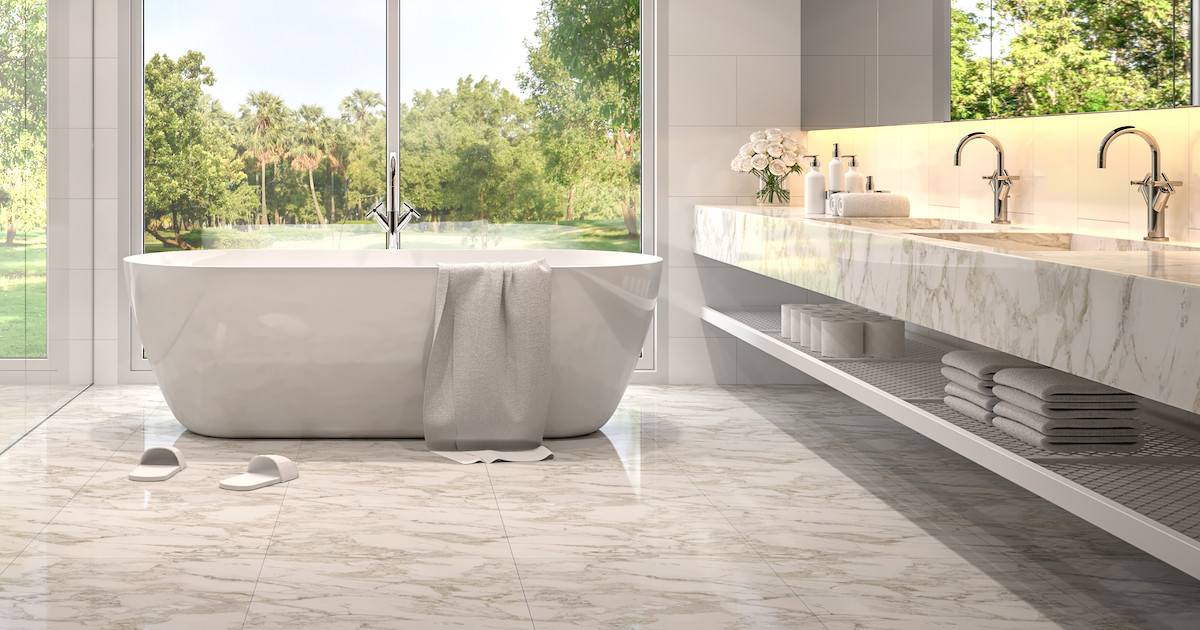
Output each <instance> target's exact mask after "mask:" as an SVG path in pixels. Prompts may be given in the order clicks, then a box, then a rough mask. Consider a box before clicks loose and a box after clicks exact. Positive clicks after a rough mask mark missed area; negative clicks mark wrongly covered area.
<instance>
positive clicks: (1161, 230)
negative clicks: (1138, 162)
mask: <svg viewBox="0 0 1200 630" xmlns="http://www.w3.org/2000/svg"><path fill="white" fill-rule="evenodd" d="M1127 134H1131V135H1135V136H1137V137H1139V138H1141V139H1142V140H1145V141H1146V144H1147V145H1149V147H1150V172H1149V173H1146V176H1145V177H1144V178H1142V179H1141V180H1139V181H1131V182H1129V183H1130V184H1133V185H1134V186H1137V187H1138V190H1139V191H1140V192H1141V193H1142V198H1143V199H1145V200H1146V227H1147V230H1146V237H1145V240H1147V241H1166V240H1169V239H1168V238H1167V235H1166V221H1165V217H1166V211H1167V201H1169V200H1170V198H1171V195H1172V194H1173V193H1174V192H1175V187H1176V186H1182V185H1183V182H1181V181H1171V180H1170V179H1168V178H1167V176H1166V175H1164V174H1163V172H1162V171H1161V170H1159V154H1160V152H1161V150H1160V149H1159V147H1158V141H1157V140H1155V139H1154V136H1153V135H1151V134H1150V132H1148V131H1143V130H1141V129H1138V128H1136V127H1134V126H1133V125H1125V126H1123V127H1117V128H1116V129H1113V130H1112V131H1110V132H1108V135H1106V136H1104V139H1103V140H1101V141H1100V149H1099V151H1097V154H1096V168H1105V166H1106V165H1107V163H1108V147H1110V146H1111V145H1112V142H1113V140H1116V139H1117V138H1120V137H1121V136H1124V135H1127Z"/></svg>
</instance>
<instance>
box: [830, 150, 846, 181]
mask: <svg viewBox="0 0 1200 630" xmlns="http://www.w3.org/2000/svg"><path fill="white" fill-rule="evenodd" d="M840 155H841V154H840V153H838V145H837V143H836V142H835V143H833V159H832V160H829V191H830V192H843V191H845V190H846V163H845V162H843V161H842V160H841V158H840Z"/></svg>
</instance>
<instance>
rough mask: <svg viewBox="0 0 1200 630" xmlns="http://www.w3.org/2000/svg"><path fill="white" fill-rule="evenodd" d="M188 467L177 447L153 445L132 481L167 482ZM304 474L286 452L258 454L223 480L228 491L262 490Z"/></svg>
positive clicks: (222, 486) (144, 456) (132, 474)
mask: <svg viewBox="0 0 1200 630" xmlns="http://www.w3.org/2000/svg"><path fill="white" fill-rule="evenodd" d="M184 468H187V460H185V459H184V457H183V453H182V452H181V451H180V450H179V449H177V448H175V447H174V446H151V447H150V448H148V449H146V452H144V453H142V459H141V461H139V462H138V465H137V468H134V469H133V471H132V472H130V473H129V480H130V481H166V480H168V479H170V478H171V477H174V476H175V475H176V474H178V473H179V471H181V470H183V469H184ZM299 476H300V472H299V471H297V470H296V464H294V463H293V462H292V460H290V459H288V458H286V457H284V456H282V455H255V456H254V457H253V458H252V459H251V460H250V465H249V466H248V467H247V468H246V472H244V473H242V474H240V475H235V476H233V477H230V478H228V479H226V480H224V481H222V482H221V484H220V486H221V488H223V489H225V490H241V491H245V490H258V489H259V488H265V487H267V486H273V485H275V484H277V483H284V482H287V481H291V480H293V479H295V478H297V477H299Z"/></svg>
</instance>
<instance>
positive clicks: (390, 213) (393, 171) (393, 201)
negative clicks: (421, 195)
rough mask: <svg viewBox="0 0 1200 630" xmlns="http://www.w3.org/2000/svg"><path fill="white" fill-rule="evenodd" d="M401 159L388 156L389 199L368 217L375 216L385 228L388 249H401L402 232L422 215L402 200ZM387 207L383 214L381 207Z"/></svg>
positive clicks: (393, 155) (392, 155)
mask: <svg viewBox="0 0 1200 630" xmlns="http://www.w3.org/2000/svg"><path fill="white" fill-rule="evenodd" d="M398 165H399V159H398V158H397V157H396V154H395V153H392V154H389V155H388V174H387V197H385V199H384V200H383V201H380V202H379V203H377V204H375V206H374V207H373V208H371V211H370V212H368V213H367V216H369V217H370V216H374V217H375V222H376V223H378V224H379V225H380V227H382V228H383V230H384V231H385V232H387V235H388V241H387V248H388V249H400V232H402V231H404V228H406V227H408V224H409V223H410V222H412V220H413V219H420V218H421V215H420V214H419V213H418V212H417V211H416V210H415V209H413V207H412V206H410V205H408V203H406V202H404V201H401V200H400V195H399V193H398V190H397V183H398V182H397V180H398V179H399V176H400V171H399V168H398ZM385 205H386V207H385V209H384V211H383V212H380V207H384V206H385Z"/></svg>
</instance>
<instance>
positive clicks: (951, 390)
mask: <svg viewBox="0 0 1200 630" xmlns="http://www.w3.org/2000/svg"><path fill="white" fill-rule="evenodd" d="M946 393H947V394H950V395H951V396H958V397H959V398H961V399H963V400H965V401H967V402H969V403H972V404H975V405H978V406H980V407H983V408H984V409H986V410H988V411H991V410H992V407H995V406H996V403H998V402H1000V399H999V398H996V397H995V396H987V395H984V394H980V393H979V392H977V391H975V390H973V389H970V388H967V387H963V386H962V385H959V384H958V383H955V382H954V381H950V382H949V383H946Z"/></svg>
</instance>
